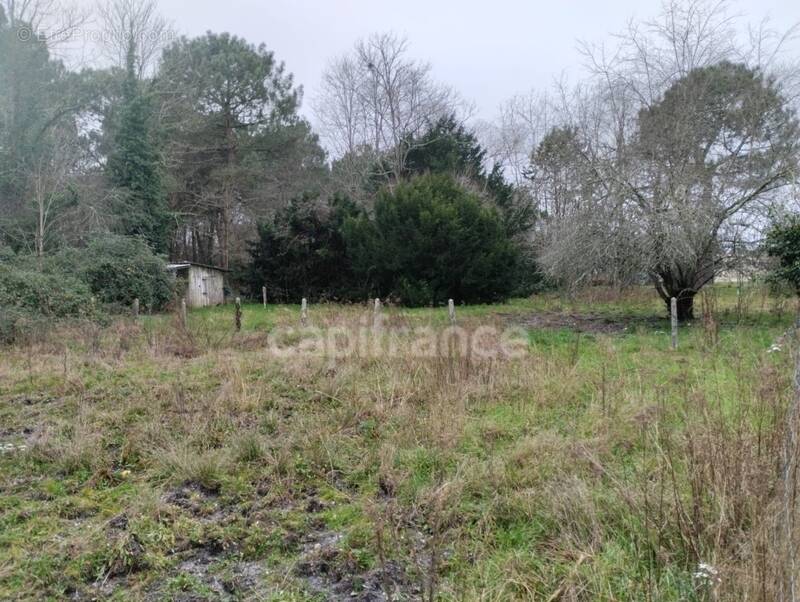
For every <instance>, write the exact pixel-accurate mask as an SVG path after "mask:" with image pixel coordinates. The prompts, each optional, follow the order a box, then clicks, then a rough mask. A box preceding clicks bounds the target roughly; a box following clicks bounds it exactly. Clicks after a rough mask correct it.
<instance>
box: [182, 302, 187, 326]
mask: <svg viewBox="0 0 800 602" xmlns="http://www.w3.org/2000/svg"><path fill="white" fill-rule="evenodd" d="M181 324H183V325H184V326H186V297H183V298H181Z"/></svg>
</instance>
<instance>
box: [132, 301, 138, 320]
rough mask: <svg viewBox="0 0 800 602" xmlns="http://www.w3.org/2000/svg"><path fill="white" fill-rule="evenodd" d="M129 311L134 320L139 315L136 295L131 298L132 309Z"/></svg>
mask: <svg viewBox="0 0 800 602" xmlns="http://www.w3.org/2000/svg"><path fill="white" fill-rule="evenodd" d="M131 311H132V313H133V319H134V320H135V319H136V318H138V317H139V298H138V297H137V298H136V299H134V300H133V309H132V310H131Z"/></svg>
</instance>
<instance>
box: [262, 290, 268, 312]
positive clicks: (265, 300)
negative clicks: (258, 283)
mask: <svg viewBox="0 0 800 602" xmlns="http://www.w3.org/2000/svg"><path fill="white" fill-rule="evenodd" d="M261 298H262V299H263V300H264V309H267V287H266V286H262V287H261Z"/></svg>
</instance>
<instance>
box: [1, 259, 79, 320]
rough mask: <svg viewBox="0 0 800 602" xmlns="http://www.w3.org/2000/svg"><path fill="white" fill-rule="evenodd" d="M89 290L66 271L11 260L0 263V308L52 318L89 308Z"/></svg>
mask: <svg viewBox="0 0 800 602" xmlns="http://www.w3.org/2000/svg"><path fill="white" fill-rule="evenodd" d="M91 296H92V295H91V291H90V290H89V287H88V286H87V285H86V283H84V282H82V281H81V280H79V279H77V278H75V277H73V276H70V275H68V274H47V273H42V272H38V271H34V270H30V269H25V268H19V267H16V266H14V265H11V264H6V265H0V311H2V308H14V309H17V310H27V311H31V312H35V313H38V314H42V315H45V316H52V317H56V318H60V317H66V316H79V315H82V314H86V313H88V311H89V307H90V303H91Z"/></svg>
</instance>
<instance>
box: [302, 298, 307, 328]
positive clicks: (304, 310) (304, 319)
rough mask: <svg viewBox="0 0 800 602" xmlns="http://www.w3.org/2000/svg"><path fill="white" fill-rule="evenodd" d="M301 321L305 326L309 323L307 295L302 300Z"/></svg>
mask: <svg viewBox="0 0 800 602" xmlns="http://www.w3.org/2000/svg"><path fill="white" fill-rule="evenodd" d="M300 323H301V324H302V325H303V326H305V325H306V324H308V301H307V300H306V298H305V297H303V300H302V301H301V302H300Z"/></svg>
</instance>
